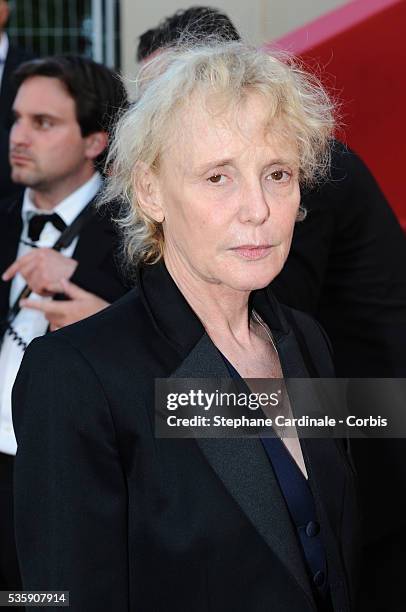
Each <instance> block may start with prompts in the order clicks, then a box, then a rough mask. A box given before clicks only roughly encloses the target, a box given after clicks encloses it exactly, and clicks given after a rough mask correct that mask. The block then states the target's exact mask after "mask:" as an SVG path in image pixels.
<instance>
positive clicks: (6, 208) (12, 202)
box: [0, 188, 24, 214]
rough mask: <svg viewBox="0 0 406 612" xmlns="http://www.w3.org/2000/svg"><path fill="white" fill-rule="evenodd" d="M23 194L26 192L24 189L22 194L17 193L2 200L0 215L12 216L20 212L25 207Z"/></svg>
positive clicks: (0, 200)
mask: <svg viewBox="0 0 406 612" xmlns="http://www.w3.org/2000/svg"><path fill="white" fill-rule="evenodd" d="M23 194H24V190H23V188H22V189H21V192H20V193H15V194H13V195H10V196H7V197H6V198H0V214H10V213H15V212H17V211H20V210H21V207H22V205H23Z"/></svg>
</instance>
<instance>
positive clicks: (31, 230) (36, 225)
mask: <svg viewBox="0 0 406 612" xmlns="http://www.w3.org/2000/svg"><path fill="white" fill-rule="evenodd" d="M48 222H49V223H52V225H53V226H54V227H56V229H57V230H59V231H60V232H63V231H64V229H65V228H66V223H65V221H63V220H62V219H61V217H60V216H59V215H58V214H57V213H53V214H52V215H34V216H33V217H31V219H30V221H29V224H28V236H29V238H30V240H32V241H33V242H37V240H39V237H40V235H41V232H42V230H43V229H44V225H45V223H48Z"/></svg>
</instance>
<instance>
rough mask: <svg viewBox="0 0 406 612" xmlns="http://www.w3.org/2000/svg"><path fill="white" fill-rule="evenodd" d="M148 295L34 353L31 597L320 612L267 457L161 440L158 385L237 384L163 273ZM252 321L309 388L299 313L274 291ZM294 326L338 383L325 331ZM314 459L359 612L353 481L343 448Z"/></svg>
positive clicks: (320, 445)
mask: <svg viewBox="0 0 406 612" xmlns="http://www.w3.org/2000/svg"><path fill="white" fill-rule="evenodd" d="M137 285H138V289H137V290H133V291H131V292H130V293H129V294H128V295H127V296H125V297H124V298H123V299H121V300H119V301H118V302H116V303H115V304H114V305H113V306H111V307H110V308H108V309H107V310H105V311H104V312H102V313H100V314H99V315H96V316H95V317H92V318H90V319H88V320H87V321H83V322H80V323H78V324H76V325H74V326H70V327H68V328H65V329H63V330H60V331H58V332H56V333H52V334H48V335H47V336H46V337H43V338H41V339H39V340H35V341H34V342H33V343H32V344H31V345H30V347H29V348H28V350H27V352H26V355H25V358H24V361H23V364H22V367H21V370H20V373H19V375H18V378H17V382H16V385H15V387H14V394H13V418H14V426H15V431H16V436H17V440H18V452H17V457H16V466H15V467H16V471H15V508H16V515H15V520H16V537H17V548H18V555H19V560H20V564H21V572H22V577H23V583H24V588H25V589H66V590H68V589H69V590H70V596H71V604H70V605H71V610H72V612H73V611H75V612H79V611H80V612H83V611H84V610H86V612H92V611H95V612H96V611H97V612H101V611H106V612H107V611H111V610H114V611H115V612H127V611H128V610H130V611H131V612H161V611H162V612H164V611H165V612H166V611H169V610H170V611H172V610H176V611H177V612H190V611H192V610H193V612H200V611H202V612H203V611H205V612H206V611H208V610H212V611H214V612H248V611H249V612H265V611H269V610H272V611H275V612H276V611H278V612H285V611H286V612H310V611H314V610H316V607H315V603H314V600H313V596H312V590H311V587H310V580H309V578H308V576H307V573H306V569H305V566H304V563H303V559H302V554H301V551H300V548H299V545H298V542H297V539H296V536H295V533H294V530H293V527H292V524H291V522H290V518H289V514H288V511H287V508H286V505H285V502H284V499H283V497H282V495H281V492H280V489H279V486H278V484H277V481H276V478H275V475H274V473H273V470H272V468H271V466H270V464H269V461H268V459H267V457H266V454H265V452H264V450H263V447H262V445H261V443H260V441H259V440H258V439H198V440H195V439H163V438H156V437H155V436H154V399H153V398H154V380H155V378H157V377H164V378H166V377H180V378H195V377H197V378H206V377H214V378H218V377H228V371H227V369H226V366H225V364H224V362H223V359H222V358H221V355H220V354H219V352H218V350H217V349H216V347H215V346H214V345H213V343H212V342H211V340H210V338H209V337H208V336H207V334H206V333H205V331H204V328H203V327H202V325H201V323H200V321H199V319H198V318H197V317H196V315H195V314H194V312H193V311H192V310H191V308H190V307H189V305H188V304H187V302H186V301H185V299H184V298H183V296H182V294H181V293H180V292H179V290H178V289H177V287H176V285H175V283H174V282H173V280H172V278H171V277H170V275H169V274H168V272H167V270H166V268H165V266H164V264H163V263H158V264H156V265H154V266H150V267H148V268H145V269H143V270H142V271H141V273H140V277H139V280H138V283H137ZM253 305H254V306H255V309H256V310H257V311H258V312H259V313H260V315H261V316H262V317H263V318H264V319H265V320H266V321H267V322H268V324H269V325H270V327H271V329H272V332H273V334H274V337H275V341H276V344H277V348H278V352H279V355H280V359H281V364H282V368H283V371H284V374H285V376H298V377H306V376H308V371H307V367H306V364H305V362H304V359H303V355H302V354H301V350H300V348H299V345H298V341H297V338H296V337H295V334H294V333H293V330H292V328H291V327H290V326H289V325H288V323H287V320H286V316H285V313H286V312H287V310H286V309H285V308H283V307H281V306H279V304H278V303H277V302H276V300H275V299H274V298H273V297H272V294H271V293H270V292H269V291H267V290H262V291H258V292H256V293H255V295H254V299H253ZM289 314H290V315H291V316H293V317H294V319H295V321H296V325H297V327H298V329H300V333H301V334H302V337H303V338H305V342H306V352H307V353H308V354H309V355H312V360H313V361H314V363H315V364H316V366H317V367H318V369H319V373H320V375H321V376H331V375H332V372H331V365H330V364H331V361H330V356H329V350H328V346H327V344H326V342H325V339H324V336H323V334H322V333H321V331H320V328H319V327H318V325H317V324H316V323H315V322H314V321H313V320H311V319H310V318H308V317H307V316H306V315H303V314H301V313H298V312H294V311H290V310H289ZM55 356H57V358H55ZM315 401H317V400H316V399H315ZM302 448H303V453H304V457H305V461H306V464H307V468H308V471H309V474H310V485H311V487H312V490H313V493H314V497H315V501H316V505H317V510H318V516H319V519H320V522H321V529H322V533H323V538H324V541H325V545H326V549H327V556H328V564H329V577H330V583H331V590H332V598H333V602H334V610H336V611H338V610H340V611H341V612H344V611H349V610H352V609H353V607H352V603H351V602H352V601H353V596H354V576H355V562H356V550H357V545H356V542H357V521H358V518H357V517H358V514H357V508H356V501H355V492H354V477H353V472H352V469H351V466H350V464H349V462H348V460H347V457H346V453H345V450H344V447H342V446H341V445H340V444H339V443H338V442H336V441H325V440H308V441H307V442H303V444H302Z"/></svg>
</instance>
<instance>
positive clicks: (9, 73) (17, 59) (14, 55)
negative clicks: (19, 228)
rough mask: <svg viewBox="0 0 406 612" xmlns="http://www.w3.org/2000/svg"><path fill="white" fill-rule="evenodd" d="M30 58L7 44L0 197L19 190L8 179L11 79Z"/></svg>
mask: <svg viewBox="0 0 406 612" xmlns="http://www.w3.org/2000/svg"><path fill="white" fill-rule="evenodd" d="M29 59H32V55H31V54H30V53H29V52H27V51H25V50H24V49H20V48H19V47H15V46H14V45H11V44H10V46H9V49H8V53H7V57H6V61H5V64H4V69H3V76H2V79H1V85H0V198H5V197H9V196H11V195H12V194H14V193H18V192H19V191H21V187H20V186H17V185H15V183H13V182H12V181H11V179H10V164H9V161H8V148H9V132H10V127H11V125H12V123H13V119H12V112H11V109H12V106H13V102H14V98H15V96H16V93H17V88H16V86H15V83H14V80H13V72H14V70H16V68H18V66H19V65H20V64H22V63H23V62H25V61H26V60H29Z"/></svg>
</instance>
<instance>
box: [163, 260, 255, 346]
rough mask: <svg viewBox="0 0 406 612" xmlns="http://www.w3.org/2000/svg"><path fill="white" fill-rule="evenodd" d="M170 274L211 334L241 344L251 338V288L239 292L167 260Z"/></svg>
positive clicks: (247, 343) (245, 343)
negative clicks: (249, 313) (249, 312)
mask: <svg viewBox="0 0 406 612" xmlns="http://www.w3.org/2000/svg"><path fill="white" fill-rule="evenodd" d="M165 264H166V267H167V270H168V272H169V274H170V275H171V276H172V278H173V280H174V281H175V283H176V285H177V286H178V288H179V289H180V291H181V292H182V294H183V296H184V298H185V299H186V301H187V302H188V304H189V305H190V306H191V308H192V309H193V311H194V312H195V313H196V315H197V316H198V317H199V319H200V321H201V322H202V324H203V326H204V328H205V329H206V331H207V333H208V335H209V336H210V337H211V338H212V339H215V338H218V337H221V338H224V339H227V338H228V340H229V341H234V342H236V343H237V344H239V345H241V346H247V345H249V344H250V341H251V332H250V326H249V316H248V299H249V295H250V291H238V290H236V289H232V288H230V287H227V286H225V285H224V284H221V283H218V282H214V281H210V279H204V278H202V277H200V276H198V274H197V273H195V272H193V271H192V270H188V269H185V266H182V265H179V264H178V265H177V262H174V261H172V260H171V258H168V259H165Z"/></svg>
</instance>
